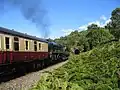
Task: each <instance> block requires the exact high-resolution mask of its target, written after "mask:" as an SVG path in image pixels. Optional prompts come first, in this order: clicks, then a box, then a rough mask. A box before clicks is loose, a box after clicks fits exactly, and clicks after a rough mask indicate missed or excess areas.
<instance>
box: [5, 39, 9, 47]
mask: <svg viewBox="0 0 120 90" xmlns="http://www.w3.org/2000/svg"><path fill="white" fill-rule="evenodd" d="M9 43H10V42H9V37H5V45H6V49H9Z"/></svg>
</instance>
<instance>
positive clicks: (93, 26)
mask: <svg viewBox="0 0 120 90" xmlns="http://www.w3.org/2000/svg"><path fill="white" fill-rule="evenodd" d="M87 28H88V30H93V29H99V27H98V25H97V24H91V25H89V26H88V27H87Z"/></svg>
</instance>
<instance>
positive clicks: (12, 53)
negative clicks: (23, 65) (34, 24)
mask: <svg viewBox="0 0 120 90" xmlns="http://www.w3.org/2000/svg"><path fill="white" fill-rule="evenodd" d="M46 58H48V43H47V42H42V41H40V40H39V39H34V38H33V39H32V38H27V37H26V38H24V37H21V36H18V35H12V33H11V34H6V33H3V32H0V65H4V64H12V63H14V62H15V63H17V62H29V61H33V60H43V59H46Z"/></svg>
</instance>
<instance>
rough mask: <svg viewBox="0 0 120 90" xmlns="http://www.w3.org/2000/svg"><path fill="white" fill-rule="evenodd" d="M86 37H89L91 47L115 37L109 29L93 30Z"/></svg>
mask: <svg viewBox="0 0 120 90" xmlns="http://www.w3.org/2000/svg"><path fill="white" fill-rule="evenodd" d="M86 37H87V38H88V43H89V46H90V49H93V47H96V46H97V45H99V44H101V43H102V42H106V41H109V40H111V39H112V38H113V36H112V35H111V34H110V33H109V31H108V30H105V29H99V30H91V31H89V33H88V34H87V35H86Z"/></svg>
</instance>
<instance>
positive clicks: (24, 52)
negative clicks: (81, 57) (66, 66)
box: [0, 27, 69, 74]
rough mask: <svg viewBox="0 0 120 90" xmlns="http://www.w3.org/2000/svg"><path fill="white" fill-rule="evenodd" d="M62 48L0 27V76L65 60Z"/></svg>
mask: <svg viewBox="0 0 120 90" xmlns="http://www.w3.org/2000/svg"><path fill="white" fill-rule="evenodd" d="M68 56H69V53H68V52H66V50H65V48H64V46H62V45H60V44H57V43H55V42H49V41H48V40H46V39H42V38H38V37H35V36H31V35H28V34H24V33H20V32H17V31H14V30H10V29H7V28H3V27H0V74H2V73H4V72H7V71H17V70H20V71H23V72H24V71H25V70H27V71H29V70H31V69H34V68H36V69H41V68H43V67H44V66H45V65H49V64H51V63H52V64H53V63H56V62H60V61H63V60H67V59H68Z"/></svg>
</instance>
